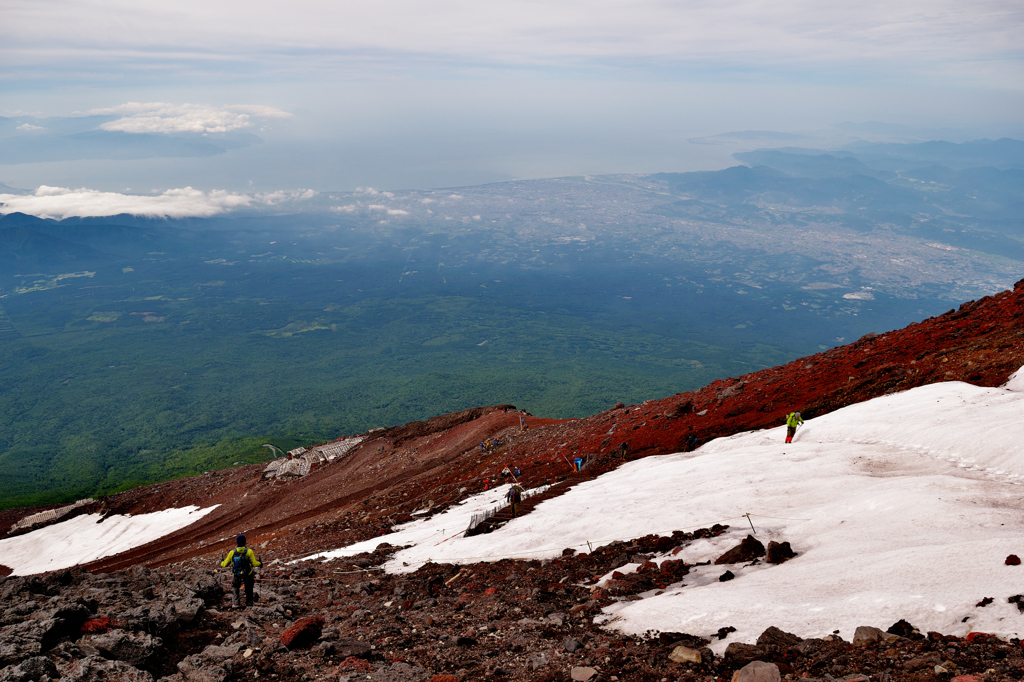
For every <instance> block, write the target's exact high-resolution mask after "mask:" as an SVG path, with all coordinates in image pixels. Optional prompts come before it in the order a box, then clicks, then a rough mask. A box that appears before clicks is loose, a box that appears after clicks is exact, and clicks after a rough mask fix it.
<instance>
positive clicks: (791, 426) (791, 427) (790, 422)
mask: <svg viewBox="0 0 1024 682" xmlns="http://www.w3.org/2000/svg"><path fill="white" fill-rule="evenodd" d="M803 423H804V420H803V418H802V417H801V416H800V413H799V412H790V413H789V414H787V415H786V442H787V443H792V442H793V436H794V435H796V427H798V426H800V425H801V424H803Z"/></svg>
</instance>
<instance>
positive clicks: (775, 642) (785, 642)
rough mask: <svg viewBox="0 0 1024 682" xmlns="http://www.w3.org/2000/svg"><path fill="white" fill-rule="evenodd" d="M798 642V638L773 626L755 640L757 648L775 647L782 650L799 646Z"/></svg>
mask: <svg viewBox="0 0 1024 682" xmlns="http://www.w3.org/2000/svg"><path fill="white" fill-rule="evenodd" d="M800 641H801V640H800V638H799V637H797V636H796V635H793V634H790V633H788V632H783V631H782V630H780V629H779V628H777V627H775V626H774V625H773V626H771V627H770V628H768V629H767V630H765V631H764V632H762V633H761V636H760V637H758V638H757V646H759V647H766V646H777V647H779V648H782V649H787V648H789V647H791V646H793V645H795V644H799V643H800Z"/></svg>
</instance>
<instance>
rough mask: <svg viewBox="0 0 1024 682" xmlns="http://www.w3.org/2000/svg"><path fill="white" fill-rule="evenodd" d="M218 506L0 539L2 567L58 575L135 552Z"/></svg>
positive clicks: (84, 519) (79, 519) (77, 522)
mask: <svg viewBox="0 0 1024 682" xmlns="http://www.w3.org/2000/svg"><path fill="white" fill-rule="evenodd" d="M217 506H218V505H214V506H212V507H206V508H205V509H200V508H199V507H178V508H174V509H165V510H163V511H158V512H153V513H152V514H138V515H136V516H122V515H119V514H113V515H111V516H108V517H106V518H103V517H102V516H101V515H100V514H83V515H82V516H76V517H75V518H73V519H68V520H67V521H62V522H61V523H56V524H54V525H52V526H47V527H46V528H40V529H39V530H35V531H32V532H31V533H26V534H25V535H19V536H17V537H13V538H8V539H6V540H0V564H2V565H4V566H7V567H9V568H12V569H14V573H13V575H30V574H32V573H42V572H44V571H56V570H59V569H62V568H70V567H71V566H76V565H78V564H84V563H87V562H89V561H95V560H96V559H102V558H103V557H107V556H112V555H114V554H119V553H120V552H125V551H127V550H129V549H133V548H135V547H138V546H140V545H144V544H146V543H147V542H152V541H153V540H156V539H158V538H161V537H163V536H164V535H167V534H168V533H173V532H174V531H176V530H178V529H180V528H184V527H185V526H188V525H191V524H193V523H195V522H196V521H198V520H199V519H201V518H203V517H204V516H206V515H207V514H209V513H210V512H211V511H213V510H214V509H216V508H217Z"/></svg>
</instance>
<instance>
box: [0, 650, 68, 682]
mask: <svg viewBox="0 0 1024 682" xmlns="http://www.w3.org/2000/svg"><path fill="white" fill-rule="evenodd" d="M58 677H60V675H59V674H58V673H57V666H55V665H54V664H53V661H51V660H50V659H48V658H46V657H45V656H35V657H33V658H27V659H25V660H24V661H22V662H21V663H19V664H18V665H11V666H8V667H6V668H4V669H3V670H0V682H43V681H44V680H56V679H57V678H58Z"/></svg>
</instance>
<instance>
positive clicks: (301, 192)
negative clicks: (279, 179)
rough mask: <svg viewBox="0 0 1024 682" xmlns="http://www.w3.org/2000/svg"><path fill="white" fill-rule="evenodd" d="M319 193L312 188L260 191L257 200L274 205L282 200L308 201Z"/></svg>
mask: <svg viewBox="0 0 1024 682" xmlns="http://www.w3.org/2000/svg"><path fill="white" fill-rule="evenodd" d="M316 195H317V192H316V190H312V189H293V190H280V189H279V190H277V191H276V192H268V193H260V194H257V195H256V201H259V202H260V203H263V204H267V205H268V206H273V205H274V204H279V203H281V202H282V201H307V200H309V199H312V198H313V197H315V196H316Z"/></svg>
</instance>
